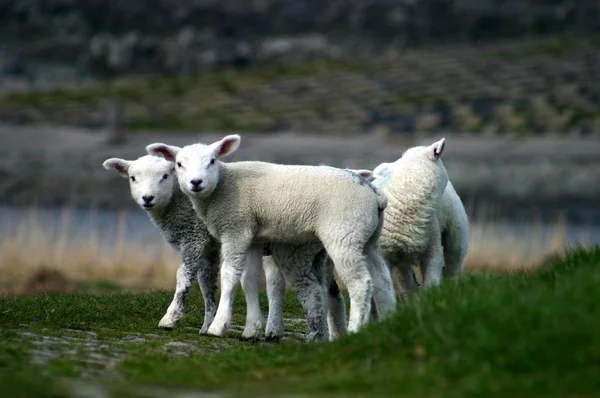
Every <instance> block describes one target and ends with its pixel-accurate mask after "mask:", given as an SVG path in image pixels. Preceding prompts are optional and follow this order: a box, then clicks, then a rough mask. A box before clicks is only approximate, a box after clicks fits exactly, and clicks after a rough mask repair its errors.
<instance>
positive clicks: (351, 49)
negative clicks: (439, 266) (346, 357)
mask: <svg viewBox="0 0 600 398" xmlns="http://www.w3.org/2000/svg"><path fill="white" fill-rule="evenodd" d="M599 72H600V1H599V0H363V1H342V0H293V1H292V0H214V1H211V0H170V1H166V0H146V1H135V0H128V1H117V0H91V1H81V0H43V1H42V0H0V138H1V142H2V145H0V287H2V288H4V289H13V290H14V289H17V290H18V289H21V290H23V289H24V290H27V289H28V288H23V286H29V285H27V283H25V285H23V283H24V281H26V280H27V278H32V273H33V274H35V273H36V270H39V269H40V267H42V268H44V269H56V270H58V271H59V272H60V273H61V275H62V276H64V277H66V278H70V279H72V280H76V281H88V282H89V283H96V282H98V283H100V282H101V283H104V284H107V283H108V284H115V285H117V284H118V285H125V286H127V287H129V288H149V287H150V288H155V287H160V288H169V289H170V288H172V287H173V286H174V275H175V270H176V266H177V265H178V262H179V259H178V256H177V254H176V253H174V252H173V251H172V250H171V249H170V248H168V247H167V245H166V244H165V243H164V242H163V241H162V238H161V237H160V235H159V233H158V231H157V230H156V228H154V226H153V225H152V224H151V223H150V221H149V220H148V217H147V216H146V215H145V214H144V212H143V211H142V210H140V209H138V208H137V207H136V205H135V203H134V202H133V200H132V199H131V197H130V196H129V188H128V183H127V181H126V180H124V179H122V178H120V177H119V176H118V175H117V174H116V173H114V172H108V171H106V170H104V169H103V168H102V166H101V164H102V161H103V160H105V159H106V158H108V157H113V156H118V157H124V158H128V159H135V158H137V157H139V156H142V155H144V154H145V151H144V147H145V146H146V145H147V144H149V143H152V142H157V141H159V142H166V143H169V144H175V145H185V144H189V143H192V142H198V141H201V142H212V141H214V140H216V139H218V138H220V137H221V136H222V135H224V134H227V133H231V132H236V133H240V134H242V137H243V140H242V146H241V148H240V150H239V151H238V152H237V153H236V154H235V155H234V156H233V157H232V158H231V160H245V159H256V160H264V161H273V162H279V163H305V164H320V163H323V164H329V165H332V166H337V167H350V168H374V167H375V166H377V165H378V164H379V163H382V162H387V161H393V160H396V159H397V158H398V157H400V155H401V154H402V152H403V151H404V150H405V149H406V148H407V147H409V146H413V145H420V144H426V143H431V142H433V141H434V140H437V139H439V138H440V137H442V136H444V137H446V139H447V145H446V152H445V154H444V158H443V159H444V164H445V165H446V167H447V169H448V171H449V174H450V178H451V180H452V182H453V184H454V186H455V188H456V190H457V191H458V193H459V195H460V196H461V198H462V199H463V201H464V203H465V205H466V207H467V210H468V212H469V214H470V216H471V228H472V231H471V232H472V238H471V242H472V243H471V249H470V253H469V256H468V259H467V265H468V267H469V269H470V270H473V271H475V270H479V269H491V270H499V271H502V270H510V269H514V268H517V267H523V266H524V267H535V266H537V265H539V264H540V263H542V262H543V261H544V260H545V259H546V258H547V257H548V256H549V255H552V254H555V253H559V254H560V253H561V251H562V250H564V249H565V248H566V247H568V246H570V245H576V244H586V245H589V244H593V243H598V242H600V226H599V222H600V210H599V209H598V205H597V203H598V200H597V199H598V197H599V196H598V195H599V193H600V184H599V182H600V167H599V163H600V158H599V154H600V138H599V133H600V81H599V79H598V77H599V76H600V74H599ZM51 274H52V273H46V274H44V275H51ZM34 276H35V275H34ZM38 277H39V278H41V280H43V277H40V276H39V275H38ZM34 279H35V278H34ZM60 284H61V283H59V285H60ZM18 286H21V288H19V287H18Z"/></svg>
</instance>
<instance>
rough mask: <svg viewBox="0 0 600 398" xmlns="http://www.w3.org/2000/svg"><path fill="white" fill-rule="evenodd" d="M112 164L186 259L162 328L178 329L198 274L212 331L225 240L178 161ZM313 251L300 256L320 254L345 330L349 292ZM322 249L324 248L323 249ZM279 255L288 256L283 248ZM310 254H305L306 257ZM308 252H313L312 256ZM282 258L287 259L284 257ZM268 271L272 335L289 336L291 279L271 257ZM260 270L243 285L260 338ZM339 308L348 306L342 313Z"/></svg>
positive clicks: (249, 330) (317, 272)
mask: <svg viewBox="0 0 600 398" xmlns="http://www.w3.org/2000/svg"><path fill="white" fill-rule="evenodd" d="M103 166H104V167H105V168H106V169H111V168H112V169H115V170H116V171H118V172H119V174H121V175H122V176H123V177H125V178H128V179H129V180H130V189H131V195H132V197H133V199H134V200H135V201H136V203H138V204H139V205H140V207H142V208H143V209H144V210H146V211H147V213H148V215H149V216H150V219H151V220H152V222H153V223H154V224H155V225H156V226H157V227H158V228H159V229H160V231H161V233H162V235H163V237H164V238H165V239H166V240H167V241H168V242H169V244H171V245H172V246H173V247H174V248H175V249H176V250H178V251H179V252H180V253H181V256H182V260H183V262H182V264H181V265H180V266H179V269H178V271H177V285H176V286H177V287H176V290H175V295H174V297H173V301H172V302H171V304H170V306H169V308H168V309H167V312H166V314H165V315H164V317H163V318H162V319H161V321H160V322H159V327H160V328H163V329H172V328H174V327H175V326H176V324H177V322H178V321H179V320H180V319H181V317H182V316H183V315H184V313H185V299H186V296H187V294H188V292H189V289H190V287H191V285H192V281H193V278H194V277H196V275H197V277H198V285H199V286H200V289H201V291H202V296H203V298H204V303H205V314H204V324H203V326H202V328H201V330H200V333H203V334H204V333H206V331H207V330H208V327H209V326H210V324H211V322H212V320H213V319H214V315H215V312H216V310H217V304H216V292H217V277H218V270H219V268H218V266H219V260H220V258H219V257H220V254H219V250H220V244H219V242H218V241H216V240H215V239H214V238H213V237H212V236H211V235H210V234H209V232H208V229H207V228H206V226H205V225H204V224H203V223H202V222H201V220H200V219H199V218H198V216H197V215H196V212H195V211H194V208H193V207H192V204H191V202H190V200H189V199H188V197H187V196H186V195H184V194H183V192H181V190H180V188H179V184H178V183H177V176H176V174H175V170H174V164H173V163H172V162H169V161H167V160H165V159H163V158H161V157H156V156H149V155H146V156H143V157H140V158H138V159H137V160H135V161H129V160H124V159H118V158H111V159H108V160H106V161H105V162H104V163H103ZM309 249H310V252H306V250H305V252H302V251H301V250H298V251H296V253H295V256H296V261H306V262H309V263H310V262H311V261H312V260H313V257H314V261H315V264H314V272H313V274H314V275H312V276H313V277H314V278H320V280H321V281H323V283H325V281H327V282H329V283H330V284H331V285H330V287H329V292H330V296H329V300H330V304H331V305H332V308H333V312H332V313H331V314H329V322H330V324H331V327H330V333H332V337H333V338H335V337H337V336H339V335H341V334H344V333H345V330H344V328H345V308H344V302H343V296H342V295H341V293H340V292H339V288H338V287H337V284H336V282H335V280H334V279H333V274H332V272H333V270H331V271H330V272H329V271H327V270H326V268H325V267H329V268H332V266H331V265H328V264H326V263H325V260H324V259H323V257H322V255H317V254H316V253H317V252H318V250H315V249H314V248H309ZM317 249H318V248H317ZM276 251H277V253H276V255H279V256H280V257H281V256H282V253H281V250H277V249H276ZM303 256H304V257H303ZM306 256H312V257H309V258H306ZM281 261H287V259H286V258H281ZM264 269H265V275H266V279H267V294H268V296H269V317H268V321H267V328H266V332H265V333H266V337H267V338H268V339H270V338H279V337H281V336H283V300H284V297H283V296H284V294H285V281H284V280H283V275H282V273H281V271H280V270H279V266H278V265H277V263H276V262H275V260H274V259H273V258H272V257H271V256H267V257H265V261H264ZM258 272H259V270H258V269H254V270H253V269H250V268H248V269H246V270H245V272H244V274H243V275H242V287H243V289H244V290H245V293H246V295H247V296H248V298H247V318H246V327H245V329H244V332H243V334H242V336H243V337H244V338H256V337H258V335H259V333H260V332H262V330H261V329H262V324H263V321H262V314H261V313H260V307H259V302H258V291H259V287H258V285H259V280H258V277H259V273H258ZM339 307H341V308H342V309H344V311H343V312H340V310H339Z"/></svg>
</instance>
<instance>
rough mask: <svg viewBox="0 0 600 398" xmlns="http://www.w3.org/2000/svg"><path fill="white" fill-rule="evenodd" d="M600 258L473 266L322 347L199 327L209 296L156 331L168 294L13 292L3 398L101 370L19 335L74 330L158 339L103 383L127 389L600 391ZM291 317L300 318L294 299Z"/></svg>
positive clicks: (582, 255) (132, 352)
mask: <svg viewBox="0 0 600 398" xmlns="http://www.w3.org/2000/svg"><path fill="white" fill-rule="evenodd" d="M599 263H600V248H594V249H590V250H588V251H583V250H576V251H572V252H571V253H569V254H568V256H567V257H566V259H565V260H553V261H551V262H550V263H549V264H548V265H547V266H545V267H543V268H542V269H541V270H539V271H530V272H528V273H525V272H515V273H512V274H489V273H480V274H471V275H465V276H464V277H463V278H461V279H460V281H457V282H455V283H454V282H453V283H447V284H445V285H443V286H442V287H441V288H439V289H432V290H430V291H428V292H425V293H424V294H422V296H421V297H420V298H419V299H418V300H415V301H414V302H413V303H411V304H410V305H408V306H399V309H398V311H397V312H396V313H395V314H394V315H393V316H391V317H390V318H389V319H387V320H385V321H383V322H381V323H374V324H371V325H369V326H368V327H367V328H365V329H364V330H363V331H361V332H360V333H358V334H356V335H352V336H347V337H345V338H343V339H341V340H339V341H336V342H333V343H329V344H315V345H306V344H297V343H292V342H282V343H279V344H267V343H260V342H259V343H256V342H254V343H251V342H242V341H240V340H239V339H238V338H237V335H238V334H235V333H230V334H229V337H227V338H222V339H219V338H208V337H201V336H198V335H197V333H196V331H195V330H190V329H188V328H186V326H193V327H196V328H197V327H199V326H200V325H201V318H200V317H199V316H198V314H200V311H201V307H202V306H201V302H200V296H199V295H198V294H197V293H194V295H193V296H191V297H190V298H189V301H188V302H189V314H190V315H188V316H187V317H185V318H184V320H183V321H182V324H181V325H180V327H179V328H178V329H177V330H175V331H172V332H163V331H158V330H157V328H156V323H157V322H158V320H159V319H160V317H161V316H162V314H163V311H164V310H165V309H166V306H167V305H168V303H169V301H170V298H171V295H170V293H169V292H156V293H150V294H110V295H102V296H87V295H42V296H32V297H4V298H1V299H0V324H1V325H2V329H1V330H0V334H1V336H0V394H1V395H2V396H18V395H16V394H15V391H17V390H19V391H22V392H23V391H25V392H27V394H26V395H24V393H23V394H22V396H53V395H52V393H53V392H55V391H57V392H60V388H66V387H65V384H64V383H63V382H61V381H60V380H62V379H57V378H58V377H71V378H72V377H83V376H82V374H86V372H88V373H89V371H90V369H89V368H90V366H91V365H89V364H88V365H81V364H80V363H78V361H77V359H68V358H62V359H56V360H55V361H53V362H51V363H50V365H46V366H43V367H42V366H41V365H30V364H29V355H27V354H26V352H27V349H28V347H32V346H33V345H32V344H33V343H32V341H31V340H27V339H26V338H23V337H22V336H20V335H19V334H18V333H19V332H22V331H31V332H34V333H37V334H44V335H47V336H63V337H64V336H65V335H68V333H75V332H67V331H65V329H66V328H74V329H79V330H84V331H94V332H96V333H97V336H98V337H97V338H98V340H99V341H102V342H103V343H104V344H106V345H107V346H108V347H109V348H110V347H111V346H113V347H116V345H115V344H116V343H115V341H118V339H119V338H121V339H122V338H123V336H125V335H127V334H132V333H140V334H141V335H142V336H144V333H150V334H152V335H156V336H157V337H155V338H153V339H149V340H148V341H147V342H145V343H138V344H129V345H125V346H121V347H122V348H121V349H122V350H123V351H124V359H123V361H122V362H120V363H119V364H118V365H117V368H116V371H117V372H118V373H119V374H120V375H122V376H123V377H124V381H123V382H115V381H114V380H111V379H107V378H106V377H97V378H96V379H94V380H96V381H97V382H98V383H101V384H102V385H104V386H105V387H106V388H107V389H109V390H111V391H114V392H115V393H116V394H123V396H134V395H135V394H133V391H141V390H136V389H139V388H142V387H143V386H150V387H152V388H182V387H186V388H195V389H196V390H199V391H224V392H229V393H232V394H234V395H254V394H255V395H256V396H265V395H277V394H284V393H285V394H296V395H319V396H428V397H430V396H431V397H433V396H452V397H453V396H456V397H467V396H473V397H480V396H492V395H493V396H519V397H521V396H527V397H529V396H544V397H548V396H556V397H562V396H592V395H596V396H597V395H598V393H599V392H600V378H599V377H598V374H600V339H599V338H598V332H599V331H600V305H599V303H600V289H599V286H600V267H598V265H599ZM262 300H263V301H262V304H263V307H264V309H265V311H266V301H265V298H264V296H263V297H262ZM243 308H244V303H243V300H242V298H241V296H240V295H238V297H237V301H236V319H235V320H236V323H239V324H241V323H243V319H244V313H245V311H244V309H243ZM286 317H301V309H300V307H299V306H298V303H297V301H296V299H295V298H294V296H293V295H291V294H290V295H288V298H287V307H286ZM290 326H291V325H290V324H289V323H288V324H286V329H289V328H290ZM174 340H176V341H192V342H194V343H195V344H196V345H197V348H198V351H196V352H195V353H194V354H192V355H189V356H184V357H172V356H168V355H166V354H165V353H164V350H163V347H164V345H165V344H166V343H167V342H169V341H174ZM51 386H54V387H55V389H53V388H51ZM54 396H58V395H54ZM119 396H120V395H119Z"/></svg>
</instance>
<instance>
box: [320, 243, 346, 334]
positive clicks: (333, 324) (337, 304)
mask: <svg viewBox="0 0 600 398" xmlns="http://www.w3.org/2000/svg"><path fill="white" fill-rule="evenodd" d="M325 257H326V260H325V271H326V276H327V279H326V281H329V286H328V288H327V293H328V295H329V297H328V298H327V299H328V300H327V301H328V302H329V305H328V308H327V327H328V329H329V341H333V340H336V339H338V338H340V337H341V336H343V335H345V334H346V332H347V330H346V303H345V301H344V296H343V295H342V292H341V291H340V287H339V286H338V284H337V282H336V280H335V277H334V275H333V261H331V258H329V256H327V253H325ZM315 261H320V260H319V255H317V257H316V258H315Z"/></svg>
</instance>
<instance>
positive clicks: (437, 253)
mask: <svg viewBox="0 0 600 398" xmlns="http://www.w3.org/2000/svg"><path fill="white" fill-rule="evenodd" d="M433 226H434V230H433V232H432V234H431V241H430V243H429V247H428V250H427V252H426V253H425V254H424V256H423V258H421V261H420V263H421V272H422V274H423V288H424V289H425V288H428V287H430V286H437V285H439V284H440V282H441V280H442V269H443V268H444V249H443V247H442V239H441V234H440V227H439V224H438V223H437V219H436V220H435V222H434V224H433Z"/></svg>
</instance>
